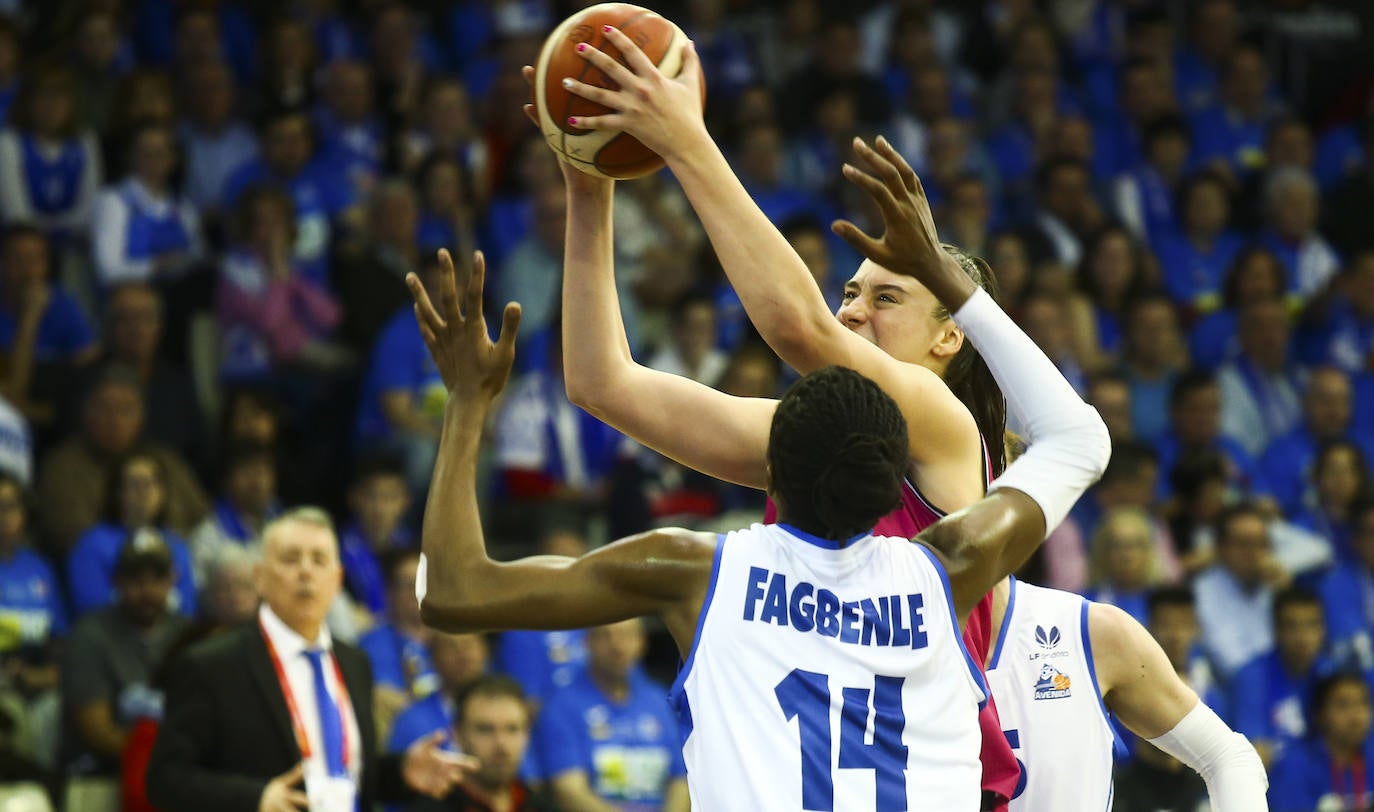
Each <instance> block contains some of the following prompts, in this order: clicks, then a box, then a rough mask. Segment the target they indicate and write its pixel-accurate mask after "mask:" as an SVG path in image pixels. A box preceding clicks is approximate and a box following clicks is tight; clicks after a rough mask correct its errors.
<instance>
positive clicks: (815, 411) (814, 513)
mask: <svg viewBox="0 0 1374 812" xmlns="http://www.w3.org/2000/svg"><path fill="white" fill-rule="evenodd" d="M907 455H908V448H907V427H906V420H905V419H904V418H903V417H902V413H901V410H900V409H898V408H897V404H896V403H895V402H894V401H893V400H892V398H890V397H888V396H887V394H886V393H884V392H883V391H882V389H880V388H878V385H877V384H875V383H873V382H872V381H870V380H868V379H867V378H865V377H863V376H862V375H860V374H859V373H857V372H855V371H853V370H852V369H845V368H843V367H826V368H825V369H822V370H818V371H816V372H813V373H811V374H810V375H807V376H806V377H804V378H802V379H801V380H800V381H798V382H797V383H796V384H795V385H793V387H792V388H791V389H789V390H788V392H787V394H786V395H784V396H783V399H782V401H781V402H780V403H779V404H778V409H777V411H776V412H775V413H774V415H773V426H772V429H771V431H770V433H769V437H768V464H769V469H770V471H771V472H772V486H771V488H770V490H771V491H772V493H773V496H774V498H775V499H776V500H777V501H778V502H779V504H780V514H781V515H780V516H779V519H780V520H781V521H783V522H786V523H788V524H791V525H793V526H795V527H797V528H798V529H800V530H804V531H806V532H808V533H811V534H813V535H817V536H820V537H822V538H826V539H833V540H840V539H847V538H850V537H851V536H856V535H859V534H861V533H865V532H868V531H870V530H872V529H873V526H874V525H875V524H876V523H877V522H878V519H880V518H882V517H883V516H885V515H887V514H888V513H890V512H892V510H894V509H895V508H896V507H897V506H898V505H899V504H900V503H901V498H902V496H901V494H902V478H903V476H904V475H905V471H906V468H907V464H908V459H907Z"/></svg>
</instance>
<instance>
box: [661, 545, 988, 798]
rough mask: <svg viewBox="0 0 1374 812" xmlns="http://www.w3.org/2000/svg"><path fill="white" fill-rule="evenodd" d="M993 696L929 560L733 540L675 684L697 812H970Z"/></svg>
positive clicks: (921, 553) (919, 550) (718, 563)
mask: <svg viewBox="0 0 1374 812" xmlns="http://www.w3.org/2000/svg"><path fill="white" fill-rule="evenodd" d="M986 695H987V694H986V687H985V686H984V685H983V682H982V676H981V674H979V672H978V669H977V667H976V666H975V665H974V663H973V660H972V659H971V658H970V657H969V656H968V654H967V652H966V651H965V650H964V646H963V641H962V639H961V636H960V634H959V628H958V621H957V618H956V616H955V614H954V606H953V602H952V600H951V598H950V592H949V581H948V578H947V576H946V575H945V571H944V568H943V566H941V564H940V563H939V562H938V560H937V559H935V557H934V555H933V554H932V553H931V552H930V551H929V550H927V549H926V548H925V547H923V546H921V545H919V544H914V543H912V542H911V541H909V540H907V539H901V538H886V537H877V536H859V537H857V538H855V539H851V540H848V541H847V542H832V541H826V540H824V539H819V538H816V537H814V536H809V535H807V534H804V533H801V532H799V531H796V530H794V529H791V528H785V527H784V526H782V525H761V524H756V525H754V526H752V527H750V528H749V529H747V530H740V531H736V532H733V533H730V534H728V535H726V536H723V537H722V538H721V540H720V544H719V547H718V549H717V550H716V560H715V565H714V569H713V573H712V582H711V588H710V591H709V592H708V593H707V598H706V602H705V604H704V605H703V606H702V610H701V616H700V619H699V620H698V622H697V632H696V639H695V642H694V645H693V648H692V652H691V654H690V655H689V656H688V658H687V663H686V664H685V665H684V666H683V668H682V671H681V673H680V674H679V675H678V679H677V682H676V683H675V684H674V685H673V693H672V700H673V704H674V706H675V707H676V709H677V711H678V714H679V719H680V721H681V723H682V734H683V756H684V757H685V759H686V762H687V782H688V786H689V788H690V790H691V795H692V808H693V809H695V810H699V812H720V811H723V812H731V811H732V810H741V809H748V810H751V812H762V811H763V810H787V812H796V810H799V809H805V810H864V811H865V812H874V811H875V810H882V812H893V810H930V811H931V812H965V810H968V811H969V812H972V810H977V809H978V805H979V799H980V789H979V782H980V779H981V776H982V768H981V766H980V765H979V763H978V752H979V747H980V742H981V739H980V736H979V731H978V708H979V705H980V703H982V702H983V701H985V699H986Z"/></svg>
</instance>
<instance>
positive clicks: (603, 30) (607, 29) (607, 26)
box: [601, 25, 611, 34]
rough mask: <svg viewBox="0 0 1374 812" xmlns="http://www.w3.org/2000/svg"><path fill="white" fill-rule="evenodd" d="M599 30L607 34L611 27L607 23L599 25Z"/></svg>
mask: <svg viewBox="0 0 1374 812" xmlns="http://www.w3.org/2000/svg"><path fill="white" fill-rule="evenodd" d="M601 31H602V33H605V34H609V33H611V27H610V26H609V25H603V26H601Z"/></svg>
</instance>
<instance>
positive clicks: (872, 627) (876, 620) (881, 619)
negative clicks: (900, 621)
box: [859, 598, 892, 646]
mask: <svg viewBox="0 0 1374 812" xmlns="http://www.w3.org/2000/svg"><path fill="white" fill-rule="evenodd" d="M878 606H881V607H882V608H883V611H882V614H879V613H878V608H877V606H874V605H873V599H872V598H864V599H863V600H861V601H859V607H860V608H861V609H862V610H863V613H864V626H863V639H862V640H861V641H860V642H861V643H862V644H863V645H865V646H867V645H869V642H868V641H869V640H871V639H873V633H874V632H877V639H876V640H874V641H873V645H875V646H885V645H887V638H888V637H889V636H890V635H891V634H892V631H891V630H890V629H889V628H888V626H887V612H888V609H887V601H885V600H882V599H881V598H880V599H879V600H878Z"/></svg>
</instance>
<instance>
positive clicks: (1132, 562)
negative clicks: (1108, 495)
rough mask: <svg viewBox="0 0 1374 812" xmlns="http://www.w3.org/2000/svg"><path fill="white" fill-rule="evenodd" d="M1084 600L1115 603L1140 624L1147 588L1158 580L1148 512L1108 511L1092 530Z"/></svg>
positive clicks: (1144, 618) (1145, 616)
mask: <svg viewBox="0 0 1374 812" xmlns="http://www.w3.org/2000/svg"><path fill="white" fill-rule="evenodd" d="M1091 549H1092V555H1091V572H1090V575H1089V583H1090V586H1089V588H1088V589H1087V590H1086V591H1085V592H1084V593H1083V596H1084V597H1085V598H1087V599H1088V600H1092V601H1097V602H1098V603H1105V604H1109V605H1111V606H1115V607H1117V608H1118V609H1121V610H1122V611H1124V612H1126V613H1127V614H1128V615H1130V616H1131V617H1133V618H1135V619H1136V620H1138V621H1140V623H1141V624H1142V625H1143V624H1145V623H1147V622H1148V621H1149V613H1148V607H1147V601H1146V599H1147V597H1148V590H1149V589H1151V588H1153V587H1155V586H1158V585H1159V584H1160V582H1161V580H1162V573H1161V571H1160V562H1159V550H1158V548H1157V547H1156V546H1155V536H1154V525H1153V524H1152V523H1151V521H1150V515H1149V514H1148V513H1146V512H1145V511H1143V510H1140V509H1138V508H1131V507H1118V508H1115V509H1113V510H1111V511H1108V512H1107V514H1106V515H1104V516H1103V517H1102V521H1101V522H1099V523H1098V525H1097V531H1096V532H1095V533H1093V539H1092V548H1091Z"/></svg>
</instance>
